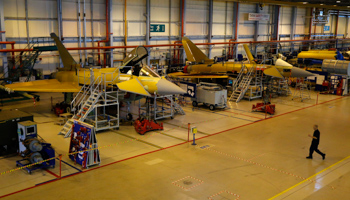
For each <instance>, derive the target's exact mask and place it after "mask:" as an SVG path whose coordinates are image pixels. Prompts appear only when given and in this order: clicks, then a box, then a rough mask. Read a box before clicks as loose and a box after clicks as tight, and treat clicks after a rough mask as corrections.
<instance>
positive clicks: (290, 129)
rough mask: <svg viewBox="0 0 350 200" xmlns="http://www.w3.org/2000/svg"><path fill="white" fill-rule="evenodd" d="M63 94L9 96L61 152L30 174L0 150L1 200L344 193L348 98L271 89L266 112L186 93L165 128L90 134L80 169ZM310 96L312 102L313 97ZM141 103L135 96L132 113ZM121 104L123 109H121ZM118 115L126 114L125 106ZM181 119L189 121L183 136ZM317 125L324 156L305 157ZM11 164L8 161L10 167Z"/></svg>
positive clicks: (348, 162)
mask: <svg viewBox="0 0 350 200" xmlns="http://www.w3.org/2000/svg"><path fill="white" fill-rule="evenodd" d="M61 96H62V94H42V95H41V101H40V102H37V103H36V105H35V106H34V105H33V101H31V100H26V101H22V102H16V103H7V104H4V105H3V106H2V107H0V108H1V109H3V110H9V109H19V110H21V111H25V112H29V113H31V114H33V115H34V120H35V122H37V123H38V134H39V135H40V136H41V137H42V138H43V139H44V140H46V141H47V142H49V143H51V144H52V145H53V147H54V148H55V151H56V155H58V154H63V157H62V163H61V178H60V179H59V175H60V164H59V161H56V167H55V168H49V169H47V170H36V171H34V172H33V173H32V174H31V175H29V174H28V173H27V172H26V171H25V170H23V169H21V170H17V169H16V166H15V161H16V160H19V159H20V157H19V156H12V157H1V158H0V174H1V175H0V180H1V184H0V198H3V199H123V200H124V199H145V200H146V199H147V200H149V199H174V200H178V199H215V200H219V199H248V200H255V199H293V200H295V199H310V200H311V199H317V200H322V199H349V197H350V190H349V188H350V145H349V144H350V135H349V131H348V130H349V128H350V123H349V122H350V115H349V113H350V98H349V97H340V96H335V95H319V96H318V97H317V94H316V93H315V92H311V99H306V100H303V101H300V99H297V98H296V99H294V100H292V97H291V96H289V97H278V98H273V99H272V103H273V104H276V113H275V115H273V116H270V115H269V114H267V115H265V113H259V112H251V107H252V104H255V103H258V102H261V100H254V101H247V100H242V101H241V102H239V103H233V102H229V104H228V108H226V109H224V110H222V109H216V110H214V111H210V110H209V109H208V108H206V107H203V106H200V107H199V108H194V109H193V108H192V106H191V105H190V102H187V104H186V105H185V106H184V107H183V109H184V111H185V112H186V115H175V117H174V119H170V118H169V119H165V120H160V121H161V122H163V123H164V131H152V132H148V133H146V134H145V135H139V134H137V133H136V132H135V130H134V127H133V126H130V125H121V126H120V129H119V130H108V131H102V132H99V133H97V140H98V146H99V148H100V157H101V164H100V165H96V166H91V167H90V168H88V169H82V168H81V166H80V165H78V164H74V162H73V161H72V160H70V159H69V158H68V156H67V153H68V148H69V139H68V138H64V137H63V136H62V135H57V134H58V132H59V131H60V129H61V126H60V125H56V124H55V122H56V121H57V120H58V117H57V116H55V115H54V114H53V113H52V112H51V110H50V108H51V102H50V99H51V97H53V102H54V103H56V102H59V101H60V100H62V97H61ZM316 102H317V104H316ZM137 105H138V103H135V104H133V109H132V112H133V113H134V114H135V116H134V118H135V117H136V113H137V107H136V106H137ZM125 109H126V108H125V107H122V110H125ZM0 114H1V112H0ZM124 114H125V113H124ZM188 123H191V126H196V127H197V129H198V133H197V134H196V135H195V137H196V140H195V143H196V145H192V144H193V142H192V139H193V136H192V135H190V137H189V140H190V142H187V140H188ZM314 124H318V125H319V130H320V132H321V137H320V141H321V142H320V145H319V149H320V150H321V151H322V152H324V153H326V158H325V160H323V159H322V157H321V156H320V155H318V154H317V153H314V155H313V156H314V157H313V159H312V160H310V159H306V158H305V157H306V156H308V152H309V147H310V144H311V138H310V137H308V134H313V128H312V127H313V125H314ZM14 169H15V170H14Z"/></svg>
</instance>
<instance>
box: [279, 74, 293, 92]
mask: <svg viewBox="0 0 350 200" xmlns="http://www.w3.org/2000/svg"><path fill="white" fill-rule="evenodd" d="M278 93H279V94H281V95H286V96H289V95H291V94H292V92H291V91H290V88H289V85H288V79H285V78H283V79H281V80H280V81H279V87H278Z"/></svg>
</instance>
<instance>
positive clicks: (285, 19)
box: [280, 6, 292, 25]
mask: <svg viewBox="0 0 350 200" xmlns="http://www.w3.org/2000/svg"><path fill="white" fill-rule="evenodd" d="M291 21H292V7H285V6H282V7H281V8H280V25H290V24H291Z"/></svg>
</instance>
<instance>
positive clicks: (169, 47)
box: [168, 0, 172, 65]
mask: <svg viewBox="0 0 350 200" xmlns="http://www.w3.org/2000/svg"><path fill="white" fill-rule="evenodd" d="M169 44H171V0H169ZM171 58H172V56H171V47H169V63H168V64H169V65H170V64H171Z"/></svg>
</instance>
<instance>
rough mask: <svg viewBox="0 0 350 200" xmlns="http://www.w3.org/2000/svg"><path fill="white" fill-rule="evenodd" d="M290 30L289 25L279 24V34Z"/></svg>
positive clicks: (288, 32)
mask: <svg viewBox="0 0 350 200" xmlns="http://www.w3.org/2000/svg"><path fill="white" fill-rule="evenodd" d="M291 32H292V30H291V27H290V25H280V27H279V34H280V35H281V34H290V33H291Z"/></svg>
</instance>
